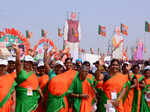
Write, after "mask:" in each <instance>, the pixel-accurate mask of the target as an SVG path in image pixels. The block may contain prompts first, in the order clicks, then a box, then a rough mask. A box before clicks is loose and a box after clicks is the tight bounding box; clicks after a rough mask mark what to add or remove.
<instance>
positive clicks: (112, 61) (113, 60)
mask: <svg viewBox="0 0 150 112" xmlns="http://www.w3.org/2000/svg"><path fill="white" fill-rule="evenodd" d="M115 61H117V63H118V64H119V66H120V61H119V60H118V59H115V58H114V59H112V60H111V62H110V66H112V64H113V63H114V62H115Z"/></svg>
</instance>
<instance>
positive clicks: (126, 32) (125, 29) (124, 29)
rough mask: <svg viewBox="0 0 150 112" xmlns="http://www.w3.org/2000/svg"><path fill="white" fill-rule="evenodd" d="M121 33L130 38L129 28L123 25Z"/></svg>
mask: <svg viewBox="0 0 150 112" xmlns="http://www.w3.org/2000/svg"><path fill="white" fill-rule="evenodd" d="M120 29H121V33H122V34H124V35H126V36H128V26H127V25H125V24H121V28H120Z"/></svg>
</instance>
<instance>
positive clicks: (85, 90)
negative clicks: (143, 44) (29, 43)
mask: <svg viewBox="0 0 150 112" xmlns="http://www.w3.org/2000/svg"><path fill="white" fill-rule="evenodd" d="M12 47H13V49H15V51H16V56H15V57H13V56H10V57H8V59H0V112H150V62H149V61H145V62H144V63H143V64H141V63H138V62H134V63H130V62H127V61H125V62H123V61H120V60H118V59H111V60H110V62H108V61H107V62H105V60H104V59H105V56H104V55H102V56H101V57H100V58H99V60H97V61H96V62H95V63H93V64H91V63H90V62H88V61H86V60H84V61H83V60H82V59H80V58H79V59H77V60H76V61H73V59H72V58H71V55H68V54H66V55H65V54H64V55H63V56H59V58H58V57H57V58H58V59H57V60H54V58H52V57H53V55H54V50H51V51H48V46H45V48H44V58H43V60H36V61H35V60H34V58H33V56H32V55H26V56H24V58H20V49H19V48H18V47H17V46H16V45H12ZM64 57H65V58H64Z"/></svg>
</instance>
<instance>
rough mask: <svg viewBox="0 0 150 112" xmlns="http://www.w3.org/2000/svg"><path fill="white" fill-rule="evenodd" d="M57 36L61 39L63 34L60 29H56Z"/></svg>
mask: <svg viewBox="0 0 150 112" xmlns="http://www.w3.org/2000/svg"><path fill="white" fill-rule="evenodd" d="M58 36H59V37H62V36H63V32H62V29H61V28H58Z"/></svg>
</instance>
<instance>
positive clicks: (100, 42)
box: [0, 0, 150, 57]
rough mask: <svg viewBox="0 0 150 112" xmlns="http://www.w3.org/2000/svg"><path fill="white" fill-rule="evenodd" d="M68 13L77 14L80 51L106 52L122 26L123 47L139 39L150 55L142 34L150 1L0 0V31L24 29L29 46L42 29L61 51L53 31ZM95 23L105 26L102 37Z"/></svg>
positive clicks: (149, 13)
mask: <svg viewBox="0 0 150 112" xmlns="http://www.w3.org/2000/svg"><path fill="white" fill-rule="evenodd" d="M71 11H76V12H79V13H80V14H79V19H80V23H81V27H82V40H81V47H82V48H85V49H88V48H90V47H91V48H95V49H96V48H100V50H101V51H103V50H106V49H107V47H106V46H107V43H108V40H111V38H112V35H113V30H114V27H115V26H119V25H120V23H124V24H126V25H128V27H129V31H128V32H129V36H127V37H124V38H125V46H128V47H129V50H130V47H131V46H135V44H136V39H140V38H141V39H143V41H144V40H145V42H146V43H145V47H146V48H147V54H146V57H148V55H149V54H150V50H149V49H150V46H149V45H148V44H149V43H150V40H149V38H150V34H149V33H145V32H144V23H145V20H148V21H149V22H150V0H1V6H0V29H1V30H2V29H3V28H6V27H9V28H11V27H15V28H16V29H18V30H20V31H21V32H23V33H24V34H25V30H27V29H28V30H30V31H32V32H33V38H32V39H31V43H32V46H33V45H34V44H35V43H36V42H37V41H38V40H39V39H40V30H41V29H42V28H44V29H45V30H47V31H48V37H50V38H51V39H52V40H53V41H54V42H55V44H56V46H58V45H59V46H58V47H59V48H61V47H62V39H61V38H58V37H57V28H58V27H63V25H64V23H65V21H66V18H67V12H71ZM99 24H101V25H105V26H106V27H107V30H108V31H107V37H106V38H103V37H100V36H98V35H97V28H98V25H99ZM144 38H145V39H144ZM58 39H59V40H58ZM129 53H130V52H129Z"/></svg>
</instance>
